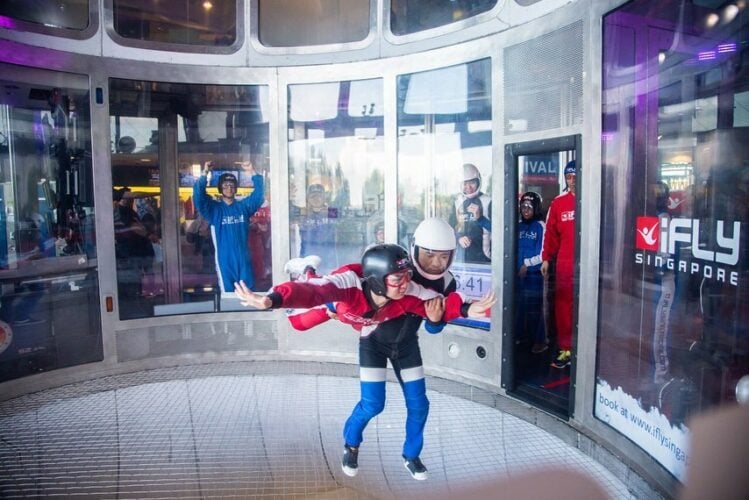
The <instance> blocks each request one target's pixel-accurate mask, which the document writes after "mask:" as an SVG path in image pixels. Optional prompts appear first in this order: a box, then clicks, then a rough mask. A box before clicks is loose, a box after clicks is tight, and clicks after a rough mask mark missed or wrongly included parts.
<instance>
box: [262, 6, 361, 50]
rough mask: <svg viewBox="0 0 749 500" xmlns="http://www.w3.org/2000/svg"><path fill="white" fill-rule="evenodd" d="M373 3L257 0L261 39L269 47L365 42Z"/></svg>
mask: <svg viewBox="0 0 749 500" xmlns="http://www.w3.org/2000/svg"><path fill="white" fill-rule="evenodd" d="M370 2H371V0H318V1H316V2H310V1H309V0H258V18H259V19H258V37H259V39H260V43H262V44H263V45H265V46H266V47H303V46H308V45H326V44H332V43H350V42H358V41H360V40H364V39H365V38H366V37H367V35H368V34H369V30H370V26H369V17H370V16H369V13H370Z"/></svg>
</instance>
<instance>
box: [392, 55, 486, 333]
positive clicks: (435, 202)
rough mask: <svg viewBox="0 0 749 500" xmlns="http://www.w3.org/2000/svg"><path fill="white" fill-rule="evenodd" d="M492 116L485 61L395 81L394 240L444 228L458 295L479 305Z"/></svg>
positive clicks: (405, 242) (483, 290)
mask: <svg viewBox="0 0 749 500" xmlns="http://www.w3.org/2000/svg"><path fill="white" fill-rule="evenodd" d="M491 117H492V103H491V61H490V60H489V59H481V60H479V61H474V62H471V63H467V64H459V65H457V66H450V67H448V68H441V69H437V70H432V71H426V72H422V73H412V74H408V75H402V76H399V77H398V217H399V222H398V240H399V242H400V243H401V244H403V245H405V246H406V247H408V245H409V242H410V239H411V236H412V235H413V232H414V230H415V229H416V226H417V225H418V224H419V222H421V221H422V220H423V219H424V218H426V217H440V218H443V219H444V220H446V221H448V222H449V223H450V225H451V226H453V228H454V229H455V235H456V239H457V241H458V248H457V250H456V255H455V259H454V261H453V265H452V268H451V270H452V272H453V274H454V275H455V277H456V280H457V282H458V291H460V292H463V293H465V294H467V295H469V296H471V297H476V298H478V297H480V296H482V295H484V294H485V293H487V292H488V291H489V290H491V265H490V259H491V184H492V183H491V176H492V138H491V137H492V125H491ZM476 323H479V324H477V325H476V326H482V327H488V321H487V322H483V321H482V322H476ZM471 324H473V322H471Z"/></svg>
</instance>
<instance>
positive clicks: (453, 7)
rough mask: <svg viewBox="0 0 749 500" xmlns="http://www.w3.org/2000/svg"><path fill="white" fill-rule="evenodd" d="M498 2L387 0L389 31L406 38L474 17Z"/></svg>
mask: <svg viewBox="0 0 749 500" xmlns="http://www.w3.org/2000/svg"><path fill="white" fill-rule="evenodd" d="M496 4H497V0H390V31H392V32H393V34H394V35H408V34H409V33H417V32H419V31H424V30H428V29H431V28H436V27H438V26H444V25H446V24H450V23H454V22H457V21H462V20H464V19H468V18H469V17H473V16H477V15H479V14H481V13H482V12H487V11H489V10H491V9H492V8H494V6H495V5H496Z"/></svg>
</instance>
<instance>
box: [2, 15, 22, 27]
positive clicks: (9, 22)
mask: <svg viewBox="0 0 749 500" xmlns="http://www.w3.org/2000/svg"><path fill="white" fill-rule="evenodd" d="M0 28H8V29H10V30H12V29H17V28H18V25H17V24H16V21H15V19H11V18H10V17H6V16H0Z"/></svg>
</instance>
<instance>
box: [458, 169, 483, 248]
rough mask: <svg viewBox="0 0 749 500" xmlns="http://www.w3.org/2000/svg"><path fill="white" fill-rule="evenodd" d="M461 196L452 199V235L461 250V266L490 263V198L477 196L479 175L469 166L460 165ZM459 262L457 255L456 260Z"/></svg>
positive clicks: (477, 171)
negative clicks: (453, 212) (456, 238)
mask: <svg viewBox="0 0 749 500" xmlns="http://www.w3.org/2000/svg"><path fill="white" fill-rule="evenodd" d="M462 179H463V180H462V185H461V194H459V195H458V196H457V197H456V198H455V219H454V227H455V234H456V235H457V236H458V247H459V248H462V249H464V251H463V252H462V254H463V255H462V257H463V259H462V260H463V261H464V262H476V263H485V262H490V259H491V220H490V219H489V217H490V216H491V197H490V196H489V195H487V194H485V193H483V192H481V190H480V189H481V172H479V169H478V168H476V165H474V164H472V163H466V164H464V165H463V177H462ZM457 260H458V261H460V260H461V259H460V255H459V256H458V259H457Z"/></svg>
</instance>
